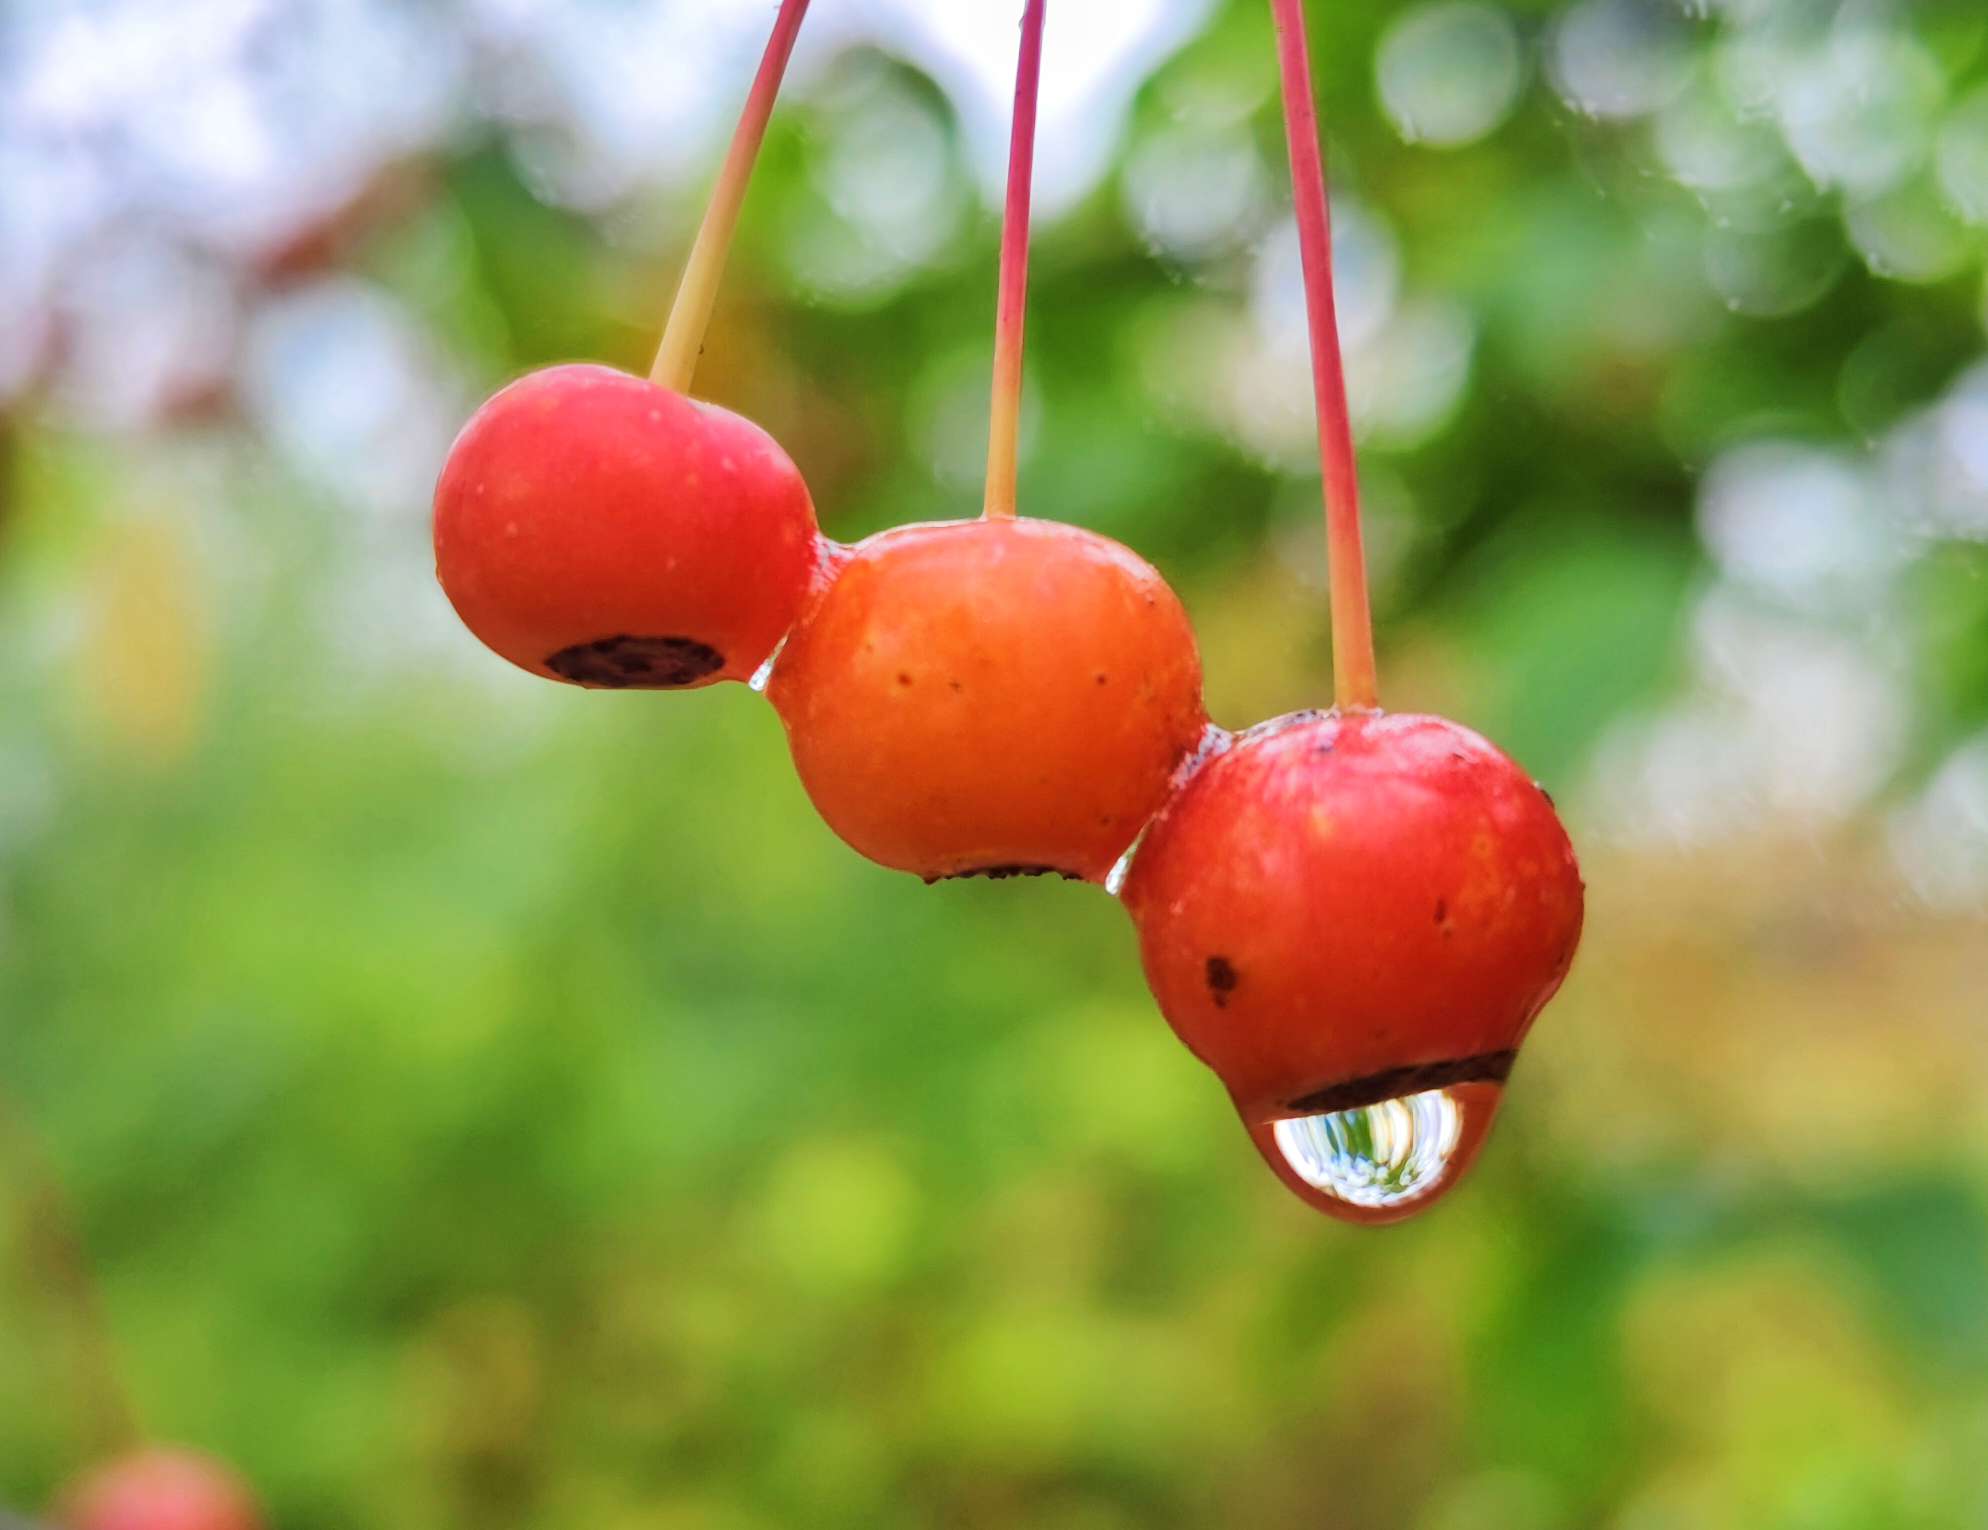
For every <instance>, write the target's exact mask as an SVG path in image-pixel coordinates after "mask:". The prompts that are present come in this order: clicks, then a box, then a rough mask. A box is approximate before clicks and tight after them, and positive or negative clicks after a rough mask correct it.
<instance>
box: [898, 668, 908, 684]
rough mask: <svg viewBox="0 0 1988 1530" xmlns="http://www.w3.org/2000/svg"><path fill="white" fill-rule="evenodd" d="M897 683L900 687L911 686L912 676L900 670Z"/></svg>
mask: <svg viewBox="0 0 1988 1530" xmlns="http://www.w3.org/2000/svg"><path fill="white" fill-rule="evenodd" d="M897 683H898V684H899V685H909V684H911V676H909V675H907V674H906V673H905V672H904V671H903V670H899V671H898V672H897Z"/></svg>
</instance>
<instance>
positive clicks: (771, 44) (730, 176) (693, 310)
mask: <svg viewBox="0 0 1988 1530" xmlns="http://www.w3.org/2000/svg"><path fill="white" fill-rule="evenodd" d="M807 11H808V0H781V3H780V14H779V15H778V16H776V17H774V18H773V35H772V36H771V37H769V38H767V40H766V52H765V54H764V55H763V56H762V57H761V58H760V61H759V73H758V74H757V75H755V76H754V77H753V82H752V90H751V92H750V93H749V94H748V95H747V96H746V103H745V110H744V111H743V112H741V113H740V115H739V125H738V127H737V128H736V129H735V130H734V131H733V133H732V147H731V149H730V150H729V151H728V152H727V153H726V155H725V167H724V169H722V170H721V171H719V172H718V184H717V185H716V186H714V187H712V189H711V202H710V205H709V206H707V207H706V208H705V209H704V221H703V223H702V224H700V225H699V226H698V230H697V240H696V242H695V243H694V244H692V245H691V247H690V259H689V260H687V261H686V262H685V263H684V267H683V280H682V282H681V283H679V284H678V286H677V291H676V301H675V302H674V303H672V304H671V305H670V316H669V321H668V322H667V323H666V324H665V325H664V326H663V343H662V345H661V346H660V347H659V348H658V349H657V351H656V361H655V365H654V366H652V367H650V368H649V380H650V381H651V382H653V383H655V384H657V385H658V386H659V387H664V388H673V389H675V390H676V391H677V392H679V393H684V392H688V391H689V389H690V379H691V377H692V376H693V375H694V374H695V372H696V370H697V358H698V357H699V356H700V355H702V354H703V351H704V331H705V329H706V327H707V326H708V325H709V324H710V322H711V309H712V306H713V304H715V303H716V302H717V299H718V282H719V279H720V278H721V277H722V276H723V275H724V274H725V256H726V253H727V252H728V251H729V250H730V249H731V246H732V233H733V231H734V230H735V229H736V228H737V227H738V222H739V208H740V207H741V206H743V205H744V203H745V194H746V185H747V183H748V182H749V181H751V179H752V167H753V162H754V161H755V160H757V159H758V158H759V145H760V143H761V141H762V140H764V139H765V137H766V120H767V118H769V117H771V116H772V115H773V102H774V100H775V98H777V97H778V96H779V94H780V80H781V78H782V76H784V75H785V74H786V72H787V59H788V57H789V56H790V55H791V54H792V53H793V51H794V39H795V38H796V37H798V36H799V35H800V31H801V18H802V17H803V16H805V15H806V14H807Z"/></svg>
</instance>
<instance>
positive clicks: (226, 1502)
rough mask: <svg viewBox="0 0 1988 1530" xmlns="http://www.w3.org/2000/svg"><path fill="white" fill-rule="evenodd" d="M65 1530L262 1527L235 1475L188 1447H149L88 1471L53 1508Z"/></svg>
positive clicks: (250, 1529)
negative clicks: (182, 1448)
mask: <svg viewBox="0 0 1988 1530" xmlns="http://www.w3.org/2000/svg"><path fill="white" fill-rule="evenodd" d="M55 1520H56V1523H57V1524H59V1525H61V1526H63V1527H64V1530H262V1526H263V1518H262V1511H261V1509H260V1508H259V1507H258V1506H257V1504H256V1501H255V1495H254V1494H253V1493H252V1492H251V1491H250V1490H249V1486H248V1484H247V1483H246V1482H244V1481H243V1480H242V1478H241V1477H240V1475H239V1474H237V1473H236V1472H234V1471H233V1470H231V1469H230V1468H228V1467H227V1466H224V1465H222V1464H221V1463H220V1462H219V1461H216V1460H213V1459H212V1458H210V1457H208V1456H203V1455H199V1454H197V1453H195V1452H193V1451H189V1450H176V1449H169V1448H165V1447H156V1446H155V1447H152V1448H149V1449H145V1450H140V1451H137V1452H134V1453H133V1454H131V1455H128V1456H123V1457H121V1458H119V1459H117V1460H114V1461H111V1462H109V1463H108V1464H106V1465H104V1466H100V1467H98V1468H97V1469H96V1470H94V1471H92V1472H90V1473H88V1474H87V1475H86V1476H84V1477H83V1478H81V1479H80V1480H79V1481H77V1482H76V1483H75V1484H74V1485H73V1486H72V1487H70V1488H69V1489H68V1490H67V1491H66V1492H65V1493H64V1494H63V1495H62V1499H61V1502H60V1503H59V1504H58V1505H57V1507H56V1511H55Z"/></svg>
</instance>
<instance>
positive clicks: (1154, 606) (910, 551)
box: [767, 519, 1207, 880]
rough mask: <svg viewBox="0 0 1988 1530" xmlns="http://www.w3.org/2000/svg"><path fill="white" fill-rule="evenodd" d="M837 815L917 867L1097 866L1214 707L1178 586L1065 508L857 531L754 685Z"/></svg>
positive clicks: (855, 835)
mask: <svg viewBox="0 0 1988 1530" xmlns="http://www.w3.org/2000/svg"><path fill="white" fill-rule="evenodd" d="M767 694H768V695H769V696H770V697H771V699H772V701H773V704H774V706H775V707H777V708H778V709H779V712H780V717H781V720H782V721H783V722H784V723H785V725H786V728H787V735H788V742H789V744H790V746H791V747H792V750H793V755H794V763H795V766H796V767H797V768H798V770H799V772H800V776H801V780H802V782H803V784H804V785H805V786H806V787H807V790H808V794H809V796H810V797H811V798H813V800H814V803H815V806H816V808H817V809H818V810H819V811H820V813H821V815H822V817H823V818H824V819H826V820H827V821H828V823H829V826H830V827H831V828H833V829H834V830H835V831H836V833H838V834H840V835H841V836H842V837H843V838H844V839H845V840H847V841H848V842H849V843H850V844H851V845H853V846H854V847H855V848H856V849H857V850H860V851H861V852H862V853H863V854H865V855H867V856H869V857H870V858H871V859H872V860H875V861H879V862H881V863H882V864H884V865H886V866H891V867H895V868H897V869H899V870H903V871H910V872H915V873H917V874H918V875H921V876H926V877H935V878H936V877H950V876H963V875H973V874H985V875H997V876H998V875H1014V874H1018V873H1021V872H1029V873H1046V872H1051V871H1054V872H1060V873H1063V874H1064V875H1067V876H1076V877H1082V878H1085V879H1087V880H1101V879H1102V878H1103V877H1104V876H1105V874H1106V873H1107V872H1108V871H1110V869H1111V866H1112V863H1113V862H1114V861H1115V860H1116V859H1117V858H1118V856H1119V855H1120V853H1121V852H1123V850H1124V849H1125V847H1126V846H1127V845H1129V844H1130V843H1131V842H1132V839H1133V837H1134V836H1135V835H1136V834H1137V833H1138V832H1139V830H1140V828H1141V827H1142V826H1143V825H1144V824H1145V822H1146V821H1147V819H1148V818H1149V817H1150V816H1151V815H1152V814H1153V812H1154V811H1156V810H1157V809H1158V808H1159V806H1160V804H1161V802H1162V801H1163V800H1164V799H1165V797H1166V793H1167V790H1168V787H1169V783H1170V781H1171V778H1172V776H1173V774H1174V771H1175V769H1176V768H1177V767H1178V766H1179V764H1180V763H1181V761H1182V760H1183V759H1184V758H1185V757H1186V756H1187V755H1188V754H1189V753H1190V752H1191V751H1192V750H1193V749H1194V747H1195V745H1196V744H1197V742H1198V741H1199V739H1200V737H1201V735H1202V732H1203V730H1204V729H1205V728H1206V726H1207V722H1206V717H1205V715H1204V713H1203V711H1202V706H1201V665H1200V660H1199V658H1198V656H1197V654H1196V651H1195V646H1194V636H1193V633H1192V632H1191V631H1190V629H1189V627H1188V624H1187V616H1186V613H1185V612H1184V611H1183V610H1182V609H1181V605H1180V601H1179V599H1178V598H1177V597H1176V596H1175V595H1174V593H1173V591H1172V590H1171V589H1169V588H1168V587H1167V584H1166V582H1165V581H1164V580H1162V579H1161V578H1160V576H1159V574H1158V573H1157V572H1156V571H1155V570H1154V569H1153V568H1152V567H1151V566H1150V565H1149V564H1147V563H1146V562H1145V561H1144V560H1142V559H1141V558H1139V557H1138V556H1137V555H1136V554H1134V553H1132V552H1130V551H1129V550H1127V549H1126V548H1124V547H1121V546H1120V545H1119V544H1118V543H1116V542H1113V541H1111V540H1109V539H1108V538H1105V537H1100V536H1097V535H1095V534H1093V533H1091V532H1087V531H1082V530H1080V529H1078V528H1076V527H1073V526H1065V525H1060V524H1058V523H1055V522H1049V521H1034V520H1025V519H1022V520H980V521H961V522H945V523H938V524H932V525H923V526H906V527H901V528H899V529H897V530H894V531H887V532H884V533H881V534H880V535H878V536H875V537H872V538H870V539H869V540H868V541H866V542H864V543H862V544H861V545H860V546H858V547H856V548H854V549H852V550H851V552H850V554H849V556H848V559H847V561H846V562H845V563H844V564H842V566H841V567H840V569H839V571H838V572H837V575H836V577H835V579H834V581H833V582H832V583H831V584H830V585H829V586H828V588H827V589H826V590H825V591H824V592H823V593H822V595H821V596H820V598H819V599H818V600H816V601H815V602H814V603H813V604H812V605H811V606H810V608H809V609H808V611H807V613H806V614H805V615H804V616H803V617H802V619H801V621H800V623H799V624H798V625H797V626H796V627H795V629H794V631H793V634H792V636H791V637H790V638H789V639H788V642H787V645H786V647H785V648H784V649H783V650H782V651H781V654H780V658H779V661H778V662H777V664H776V665H775V667H774V672H773V678H772V682H771V684H770V685H769V686H768V688H767Z"/></svg>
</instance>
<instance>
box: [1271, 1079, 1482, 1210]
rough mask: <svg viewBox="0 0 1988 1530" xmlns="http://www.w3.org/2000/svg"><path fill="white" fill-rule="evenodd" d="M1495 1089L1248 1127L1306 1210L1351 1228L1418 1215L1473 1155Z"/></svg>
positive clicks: (1402, 1099) (1453, 1091) (1422, 1095)
mask: <svg viewBox="0 0 1988 1530" xmlns="http://www.w3.org/2000/svg"><path fill="white" fill-rule="evenodd" d="M1501 1094H1502V1090H1501V1089H1500V1087H1499V1086H1498V1085H1497V1084H1494V1083H1488V1082H1486V1083H1469V1084H1458V1085H1451V1086H1449V1087H1447V1088H1442V1089H1425V1090H1422V1091H1420V1092H1418V1093H1415V1094H1406V1095H1399V1096H1396V1097H1395V1098H1393V1099H1388V1100H1380V1101H1377V1102H1376V1103H1374V1104H1371V1105H1361V1106H1357V1107H1355V1108H1353V1109H1350V1110H1335V1111H1327V1112H1324V1113H1322V1114H1319V1115H1311V1116H1291V1117H1287V1118H1285V1119H1283V1120H1279V1121H1273V1122H1270V1123H1268V1124H1267V1125H1263V1126H1257V1127H1253V1128H1252V1129H1251V1135H1252V1136H1253V1137H1254V1138H1255V1139H1256V1142H1257V1146H1258V1147H1259V1148H1261V1149H1262V1151H1263V1153H1264V1156H1265V1157H1266V1158H1268V1159H1269V1160H1270V1162H1271V1166H1272V1167H1273V1168H1276V1169H1277V1170H1278V1171H1279V1174H1280V1177H1282V1178H1283V1179H1284V1181H1285V1183H1286V1184H1288V1185H1290V1187H1291V1188H1292V1189H1293V1190H1294V1191H1296V1192H1297V1194H1298V1195H1299V1196H1300V1197H1301V1198H1302V1199H1303V1200H1305V1201H1306V1202H1307V1203H1308V1204H1310V1205H1312V1206H1315V1207H1317V1208H1318V1209H1319V1210H1321V1211H1324V1212H1327V1213H1329V1214H1331V1215H1333V1216H1338V1217H1343V1218H1346V1219H1347V1220H1350V1221H1357V1222H1391V1221H1396V1220H1398V1219H1400V1218H1402V1217H1406V1216H1412V1215H1414V1214H1415V1213H1416V1212H1419V1211H1423V1210H1426V1209H1427V1208H1428V1207H1430V1206H1432V1205H1434V1204H1435V1203H1436V1202H1437V1201H1438V1200H1440V1199H1442V1197H1443V1196H1444V1195H1445V1194H1447V1193H1448V1192H1449V1191H1450V1190H1451V1189H1453V1188H1454V1187H1455V1185H1456V1183H1457V1181H1458V1180H1460V1179H1461V1178H1462V1177H1463V1173H1464V1171H1465V1170H1466V1169H1468V1168H1469V1167H1470V1164H1471V1161H1472V1160H1473V1159H1474V1158H1475V1157H1476V1156H1477V1150H1478V1148H1479V1147H1481V1146H1482V1145H1483V1142H1484V1137H1485V1134H1486V1133H1487V1132H1488V1131H1489V1129H1490V1125H1491V1117H1492V1115H1493V1114H1494V1113H1495V1112H1496V1110H1497V1107H1498V1100H1499V1097H1500V1095H1501Z"/></svg>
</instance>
